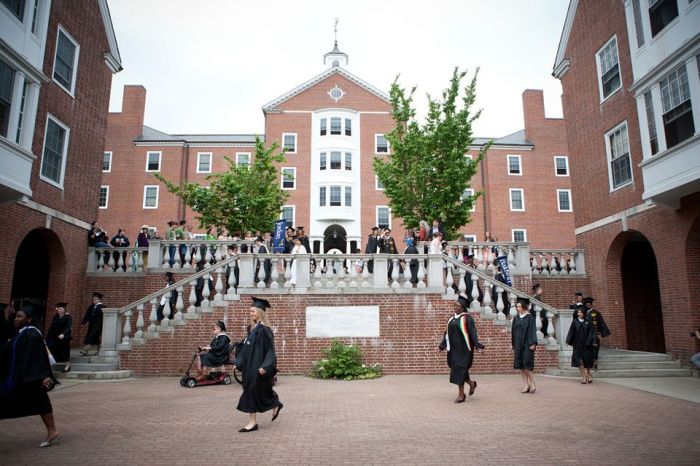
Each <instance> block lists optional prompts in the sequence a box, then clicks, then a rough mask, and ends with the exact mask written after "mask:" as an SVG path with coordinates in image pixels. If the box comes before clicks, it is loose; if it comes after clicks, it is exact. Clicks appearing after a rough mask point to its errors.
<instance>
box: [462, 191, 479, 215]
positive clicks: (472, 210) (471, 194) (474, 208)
mask: <svg viewBox="0 0 700 466" xmlns="http://www.w3.org/2000/svg"><path fill="white" fill-rule="evenodd" d="M467 191H471V193H470V194H469V197H474V188H467V189H465V190H464V193H462V196H463V197H464V194H465V193H466V192H467ZM469 212H476V201H474V203H473V204H472V208H471V209H470V210H469Z"/></svg>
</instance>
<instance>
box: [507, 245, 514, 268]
mask: <svg viewBox="0 0 700 466" xmlns="http://www.w3.org/2000/svg"><path fill="white" fill-rule="evenodd" d="M513 249H514V248H512V247H510V246H508V266H509V267H510V268H513V267H515V254H514V253H513Z"/></svg>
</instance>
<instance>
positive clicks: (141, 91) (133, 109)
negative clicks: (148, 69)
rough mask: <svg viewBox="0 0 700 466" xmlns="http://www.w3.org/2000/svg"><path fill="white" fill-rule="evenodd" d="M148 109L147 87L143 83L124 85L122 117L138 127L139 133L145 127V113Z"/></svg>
mask: <svg viewBox="0 0 700 466" xmlns="http://www.w3.org/2000/svg"><path fill="white" fill-rule="evenodd" d="M145 111H146V88H145V87H143V86H141V85H130V86H124V95H123V96H122V118H124V120H127V121H128V122H129V124H130V125H133V126H135V127H136V128H138V132H137V134H139V135H140V134H141V131H142V129H143V114H144V112H145Z"/></svg>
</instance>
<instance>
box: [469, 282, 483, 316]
mask: <svg viewBox="0 0 700 466" xmlns="http://www.w3.org/2000/svg"><path fill="white" fill-rule="evenodd" d="M470 275H471V280H472V292H471V298H472V302H471V303H470V305H469V307H470V308H471V309H472V310H473V311H479V310H480V309H481V302H479V277H478V276H477V275H476V274H475V273H472V274H470Z"/></svg>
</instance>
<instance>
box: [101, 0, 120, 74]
mask: <svg viewBox="0 0 700 466" xmlns="http://www.w3.org/2000/svg"><path fill="white" fill-rule="evenodd" d="M97 4H98V5H99V7H100V14H101V15H102V22H103V23H104V27H105V35H106V36H107V43H108V44H109V52H105V53H104V59H105V63H106V64H107V67H108V68H109V69H110V71H112V73H119V72H120V71H121V70H122V69H123V68H122V57H121V55H120V54H119V45H118V44H117V35H116V34H115V33H114V25H113V24H112V16H111V15H110V14H109V5H107V0H97Z"/></svg>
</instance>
